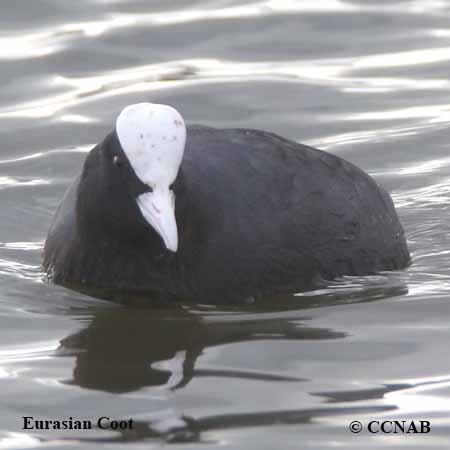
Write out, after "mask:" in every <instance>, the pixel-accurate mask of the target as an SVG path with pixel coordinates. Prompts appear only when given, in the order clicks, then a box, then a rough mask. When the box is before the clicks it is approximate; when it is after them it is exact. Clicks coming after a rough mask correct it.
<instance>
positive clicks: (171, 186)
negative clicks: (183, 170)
mask: <svg viewBox="0 0 450 450" xmlns="http://www.w3.org/2000/svg"><path fill="white" fill-rule="evenodd" d="M174 184H175V183H172V184H171V185H170V186H169V189H170V190H171V191H173V185H174Z"/></svg>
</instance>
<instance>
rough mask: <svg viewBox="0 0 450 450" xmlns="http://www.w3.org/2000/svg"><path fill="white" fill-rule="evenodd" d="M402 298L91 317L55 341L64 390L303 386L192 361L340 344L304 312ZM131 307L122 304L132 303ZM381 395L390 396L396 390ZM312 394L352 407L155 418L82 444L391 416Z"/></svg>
mask: <svg viewBox="0 0 450 450" xmlns="http://www.w3.org/2000/svg"><path fill="white" fill-rule="evenodd" d="M405 293H407V287H406V286H405V284H404V283H402V282H401V283H399V284H398V283H390V282H389V283H386V284H384V285H379V284H378V285H377V284H372V285H371V286H368V287H367V288H361V285H359V284H356V283H353V284H352V285H351V289H349V290H346V289H343V290H340V291H339V290H338V292H336V290H332V291H331V290H330V291H328V290H326V291H323V292H322V293H321V294H319V295H318V294H317V293H314V294H312V295H311V296H308V295H303V296H302V297H301V298H299V297H296V296H295V295H287V296H281V297H278V298H276V299H274V298H271V299H268V301H267V302H266V303H265V302H264V301H262V302H260V303H257V304H255V305H250V306H247V307H245V306H239V307H235V308H234V309H228V310H227V311H219V310H218V309H217V308H203V309H202V308H200V307H196V308H194V307H189V308H188V307H186V306H178V307H171V308H168V307H167V306H160V307H152V308H149V307H142V305H141V306H140V307H136V305H134V307H130V305H127V307H112V308H102V309H97V310H94V311H91V312H90V316H89V317H90V322H89V324H88V326H87V327H85V328H84V329H82V330H81V331H79V332H77V333H75V334H72V335H70V336H68V337H66V338H65V339H63V340H62V341H61V345H60V348H59V353H60V354H61V355H75V357H76V359H75V368H74V371H73V377H72V379H70V380H67V381H66V382H67V383H69V384H74V385H78V386H81V387H84V388H88V389H96V390H101V391H107V392H116V393H123V392H131V391H135V390H138V389H140V388H143V387H159V388H161V387H162V388H165V389H172V390H173V389H180V388H182V387H184V386H186V385H187V384H188V383H189V382H190V381H191V380H193V379H194V378H198V377H202V376H208V377H220V378H222V379H223V378H226V377H228V378H230V377H232V378H241V379H254V380H259V381H268V382H270V381H281V382H290V383H299V382H300V383H302V382H304V381H307V380H304V379H301V378H297V377H295V376H288V375H285V374H283V373H279V372H276V371H275V372H270V371H266V370H264V369H263V370H262V371H261V370H258V371H255V370H246V369H242V370H240V369H237V370H236V369H231V368H230V369H227V368H222V367H221V368H218V369H215V368H205V367H201V366H202V364H199V363H198V358H199V356H200V355H201V354H202V352H204V351H205V350H206V349H208V348H210V347H214V346H220V345H224V344H230V343H243V342H248V341H254V340H260V339H264V340H269V339H270V340H296V341H299V343H300V341H311V340H322V339H339V338H343V337H345V336H346V335H347V334H346V333H345V332H344V331H337V330H331V329H327V328H318V327H314V326H311V321H310V320H308V317H306V313H307V311H306V310H305V309H304V308H312V307H320V306H330V305H331V304H340V303H349V302H369V301H376V300H380V299H382V298H386V297H392V296H399V295H403V294H405ZM330 297H331V298H330ZM129 300H130V299H129V298H128V300H127V301H126V302H125V303H127V304H128V303H130V301H129ZM138 303H139V302H138ZM274 305H276V309H275V307H274ZM280 344H281V343H280ZM219 355H220V354H219ZM295 389H297V388H295ZM387 389H388V390H389V389H391V390H395V389H397V387H396V386H393V387H392V388H390V387H389V388H387ZM384 392H385V391H382V392H381V391H380V392H379V390H375V391H374V392H372V391H370V390H369V391H362V392H361V393H360V394H359V395H360V397H361V399H364V398H379V397H380V396H382V395H383V393H384ZM316 395H318V396H320V397H324V399H326V402H327V403H332V402H333V399H334V398H339V401H340V402H341V403H345V402H346V401H348V402H350V403H349V405H348V406H347V407H346V408H344V409H343V408H342V406H339V407H337V408H333V407H332V406H331V405H330V404H328V405H327V407H326V408H315V409H308V408H301V409H292V410H276V411H256V412H249V413H244V414H219V415H217V416H207V417H203V418H200V419H199V418H196V417H192V416H190V415H187V414H185V413H176V412H175V413H174V414H175V415H174V416H172V415H170V417H169V418H168V419H167V418H166V417H165V416H164V414H163V413H161V415H160V414H159V413H158V414H156V415H155V417H153V418H152V419H149V420H148V421H145V420H144V421H142V420H141V421H139V420H138V421H136V427H135V429H133V430H131V431H130V433H128V432H127V431H123V430H122V431H120V430H117V431H118V432H119V433H118V434H117V433H115V436H110V437H106V438H104V437H99V438H94V439H92V438H88V439H85V438H81V440H85V441H89V442H91V443H95V442H102V443H106V442H132V441H140V440H145V439H155V438H156V439H164V440H165V441H166V442H200V441H201V440H202V438H201V436H202V435H203V432H204V431H209V430H217V429H221V428H230V427H231V428H234V427H243V426H252V427H255V426H267V425H271V424H279V423H285V424H300V423H308V422H310V421H311V420H312V419H313V418H316V417H321V416H330V415H339V414H342V413H346V414H352V413H353V414H355V415H356V414H361V413H368V412H370V413H372V414H373V413H376V412H378V413H382V412H383V411H385V410H392V409H395V406H393V405H384V406H376V405H370V406H367V407H366V406H363V407H355V405H354V404H352V401H353V400H354V398H355V395H357V394H355V393H354V392H351V393H348V395H347V394H346V393H326V392H321V393H316ZM358 399H359V397H358ZM174 419H176V420H175V421H174ZM174 423H175V425H174Z"/></svg>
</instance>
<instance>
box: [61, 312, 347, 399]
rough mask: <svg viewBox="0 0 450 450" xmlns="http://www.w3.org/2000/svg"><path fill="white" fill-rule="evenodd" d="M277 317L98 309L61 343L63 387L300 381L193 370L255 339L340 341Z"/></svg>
mask: <svg viewBox="0 0 450 450" xmlns="http://www.w3.org/2000/svg"><path fill="white" fill-rule="evenodd" d="M261 316H265V317H261ZM280 316H281V317H280ZM282 316H283V314H282V313H281V314H276V313H274V314H259V315H257V314H224V315H220V314H219V315H216V314H199V313H198V311H197V312H194V311H192V310H186V309H182V308H179V309H173V308H172V309H161V308H159V309H145V308H113V309H106V310H105V309H103V310H99V311H97V312H95V314H94V317H93V320H92V322H91V323H90V324H89V326H88V327H87V328H84V329H82V330H81V331H79V332H78V333H76V334H73V335H71V336H68V337H67V338H65V339H63V340H62V341H61V347H60V349H59V353H60V354H74V353H75V354H76V366H75V369H74V373H73V379H72V380H70V381H68V383H71V384H76V385H79V386H82V387H85V388H90V389H98V390H103V391H109V392H127V391H133V390H136V389H139V388H141V387H144V386H166V387H167V388H172V389H176V388H180V387H183V386H185V385H186V384H187V383H189V381H190V380H191V379H192V378H193V377H201V376H209V377H211V376H227V377H242V378H254V379H258V380H264V379H266V380H268V381H269V380H272V381H276V380H280V381H301V380H300V379H298V378H292V377H285V376H282V375H276V374H270V373H265V372H264V373H260V372H253V371H245V370H242V371H239V370H228V371H227V370H226V369H223V370H222V369H221V370H213V369H207V370H206V369H196V367H195V365H196V361H197V358H198V357H199V355H200V354H201V353H202V352H203V350H205V349H206V348H208V347H212V346H218V345H222V344H229V343H232V342H242V341H250V340H257V339H295V340H302V339H308V340H311V339H336V338H340V337H343V336H344V333H340V332H335V331H331V330H328V329H322V328H312V327H308V326H306V325H305V323H304V322H301V320H300V319H299V320H292V319H288V318H286V317H282Z"/></svg>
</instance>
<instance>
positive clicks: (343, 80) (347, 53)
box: [0, 0, 450, 450]
mask: <svg viewBox="0 0 450 450" xmlns="http://www.w3.org/2000/svg"><path fill="white" fill-rule="evenodd" d="M0 67H1V70H0V137H1V140H0V143H1V144H0V145H1V148H0V206H1V208H0V224H1V225H0V287H1V290H0V449H13V448H18V449H25V448H52V449H59V448H61V449H62V448H64V449H90V448H93V447H94V446H99V447H101V448H108V449H109V448H111V449H113V448H123V447H126V448H131V449H139V448H158V447H160V446H168V445H171V446H172V448H185V449H189V448H192V449H197V448H203V449H205V450H206V449H208V450H209V449H219V448H221V449H223V448H229V449H258V450H260V449H281V448H282V449H299V448H302V449H331V448H345V449H348V448H358V449H377V448H383V449H384V448H396V449H397V448H404V447H414V448H423V449H430V448H436V447H440V448H448V442H449V438H450V430H449V425H450V418H449V417H450V358H449V357H448V356H449V343H450V325H449V322H450V320H449V319H450V246H449V244H450V239H449V236H450V233H449V225H448V224H449V218H450V217H449V211H450V154H449V143H450V132H449V128H450V127H449V122H450V100H449V99H450V81H449V73H450V2H449V1H446V0H411V1H371V0H367V1H363V0H359V1H358V0H354V1H343V0H320V1H309V0H303V1H301V0H299V1H295V0H255V1H254V2H250V1H236V0H209V1H208V0H198V1H190V2H189V1H186V0H175V1H171V2H167V1H162V0H160V1H156V0H155V1H140V0H127V1H124V0H78V1H77V2H69V1H59V0H33V1H32V2H31V1H24V0H20V1H15V2H6V1H4V2H1V4H0ZM140 101H151V102H159V103H168V104H171V105H173V106H175V107H176V108H177V109H178V110H179V111H180V112H181V113H182V114H183V116H184V117H185V118H186V120H187V122H189V123H203V124H206V125H212V126H217V127H251V128H261V129H266V130H270V131H273V132H276V133H278V134H281V135H283V136H285V137H288V138H291V139H294V140H298V141H300V142H304V143H307V144H311V145H314V146H317V147H319V148H322V149H324V150H327V151H329V152H332V153H335V154H337V155H339V156H342V157H344V158H346V159H348V160H349V161H351V162H353V163H355V164H357V165H359V166H360V167H362V168H363V169H364V170H366V171H368V172H369V173H370V174H372V175H373V176H374V177H375V178H376V180H377V181H378V182H379V183H380V184H382V185H383V186H385V187H386V188H387V189H388V190H389V191H390V192H391V194H392V197H393V199H394V202H395V204H396V207H397V210H398V213H399V216H400V218H401V221H402V223H403V225H404V228H405V231H406V235H407V238H408V244H409V247H410V250H411V252H412V258H413V259H412V265H411V266H410V267H409V268H408V269H406V270H404V271H399V272H394V273H382V274H379V275H377V276H371V277H361V278H351V277H347V278H343V279H341V280H337V281H336V282H335V283H332V284H331V285H330V286H328V287H327V288H326V289H322V290H320V291H313V292H309V293H303V294H299V295H293V296H290V297H288V298H276V299H272V301H266V302H264V303H262V304H256V305H248V306H242V307H234V308H225V307H207V306H204V305H188V304H186V305H181V306H180V307H177V308H171V309H168V308H165V309H164V308H152V307H151V306H150V305H148V306H147V305H138V306H121V305H118V304H115V303H112V302H107V301H102V300H99V299H96V298H94V297H90V296H88V295H82V294H79V293H76V292H74V291H71V290H69V289H65V288H62V287H57V286H54V285H51V284H48V283H46V282H45V281H44V280H43V278H42V274H41V272H40V258H41V252H42V246H43V241H44V239H45V235H46V231H47V229H48V226H49V224H50V221H51V217H52V213H53V212H54V210H55V208H56V207H57V205H58V202H59V200H60V199H61V196H62V195H63V193H64V191H65V189H66V188H67V186H68V185H69V183H70V181H71V180H72V179H73V177H74V176H76V175H77V174H78V172H79V170H80V166H81V164H82V162H83V159H84V157H85V155H86V152H87V151H88V150H89V149H90V148H91V147H92V146H93V145H94V144H95V143H97V142H98V141H99V140H101V139H102V138H103V136H104V135H105V134H106V133H107V132H109V130H110V129H111V128H112V126H113V124H114V120H115V117H116V115H117V114H118V112H119V111H120V110H121V109H122V108H123V107H124V106H125V105H127V104H130V103H135V102H140ZM23 416H32V417H34V418H35V419H39V420H45V419H47V420H58V419H59V420H62V419H67V418H68V417H73V418H74V419H81V420H87V419H92V420H93V421H94V422H95V420H96V419H97V418H99V417H101V416H109V417H111V418H113V419H129V418H132V419H133V421H134V425H135V426H134V428H133V429H132V430H121V431H120V430H119V431H114V430H99V429H96V428H94V429H92V430H60V431H58V430H48V431H45V430H44V431H42V430H24V429H22V428H23V419H22V417H23ZM353 420H358V421H360V422H361V423H362V424H363V425H364V426H366V425H367V423H368V422H370V421H371V420H378V421H380V422H382V421H386V420H387V421H391V420H407V421H410V420H415V421H419V420H429V421H430V423H431V432H430V433H428V434H402V433H400V434H381V433H377V434H371V433H369V432H368V431H367V429H363V431H362V432H361V433H359V434H354V433H351V432H350V430H349V425H350V423H351V422H352V421H353Z"/></svg>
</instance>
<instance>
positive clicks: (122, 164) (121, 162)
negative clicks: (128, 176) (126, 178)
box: [113, 155, 127, 167]
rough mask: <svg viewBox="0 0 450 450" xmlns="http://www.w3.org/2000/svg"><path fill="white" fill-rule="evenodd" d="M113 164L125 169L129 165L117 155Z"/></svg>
mask: <svg viewBox="0 0 450 450" xmlns="http://www.w3.org/2000/svg"><path fill="white" fill-rule="evenodd" d="M113 164H114V165H115V166H117V167H125V166H126V165H127V162H126V161H124V160H123V159H121V158H119V157H118V156H117V155H116V156H114V158H113Z"/></svg>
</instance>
